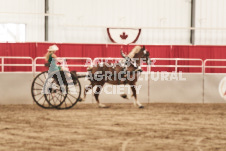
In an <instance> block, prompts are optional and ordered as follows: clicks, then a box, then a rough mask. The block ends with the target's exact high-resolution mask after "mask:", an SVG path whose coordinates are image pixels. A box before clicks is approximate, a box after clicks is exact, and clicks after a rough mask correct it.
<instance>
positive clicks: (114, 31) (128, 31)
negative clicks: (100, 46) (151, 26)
mask: <svg viewBox="0 0 226 151" xmlns="http://www.w3.org/2000/svg"><path fill="white" fill-rule="evenodd" d="M140 32H141V29H139V28H107V33H108V36H109V38H110V40H111V41H112V42H113V43H119V44H125V45H126V44H130V43H135V42H136V41H137V40H138V38H139V36H140Z"/></svg>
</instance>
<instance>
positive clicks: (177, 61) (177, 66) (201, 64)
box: [142, 58, 203, 73]
mask: <svg viewBox="0 0 226 151" xmlns="http://www.w3.org/2000/svg"><path fill="white" fill-rule="evenodd" d="M158 61H175V62H174V64H170V65H169V64H161V65H159V64H157V63H158ZM180 61H187V62H189V63H194V64H195V65H189V63H188V64H185V65H180V64H179V62H180ZM151 62H152V63H151V65H150V66H148V65H142V67H146V68H148V67H149V68H150V70H149V71H151V69H152V67H158V68H162V67H164V68H174V71H175V72H178V68H199V69H201V72H198V73H203V60H202V59H196V58H194V59H191V58H151ZM197 62H200V63H199V64H197Z"/></svg>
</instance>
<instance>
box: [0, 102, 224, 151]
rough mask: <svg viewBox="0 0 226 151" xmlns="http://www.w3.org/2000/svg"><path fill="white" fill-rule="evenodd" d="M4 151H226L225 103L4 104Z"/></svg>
mask: <svg viewBox="0 0 226 151" xmlns="http://www.w3.org/2000/svg"><path fill="white" fill-rule="evenodd" d="M0 150H1V151H4V150H7V151H22V150H29V151H31V150H32V151H34V150H44V151H46V150H54V151H60V150H70V151H74V150H85V151H225V150H226V104H145V108H144V109H138V108H135V107H133V104H132V103H131V104H110V108H106V109H101V108H98V107H97V106H96V104H77V105H76V106H75V107H74V108H72V109H69V110H55V109H42V108H40V107H38V106H37V105H0Z"/></svg>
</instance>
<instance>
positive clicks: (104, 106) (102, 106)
mask: <svg viewBox="0 0 226 151" xmlns="http://www.w3.org/2000/svg"><path fill="white" fill-rule="evenodd" d="M99 107H100V108H107V106H106V105H104V104H99Z"/></svg>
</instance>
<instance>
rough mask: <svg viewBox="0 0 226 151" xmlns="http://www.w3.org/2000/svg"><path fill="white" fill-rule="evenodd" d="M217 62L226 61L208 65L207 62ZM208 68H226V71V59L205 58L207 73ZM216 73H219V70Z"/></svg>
mask: <svg viewBox="0 0 226 151" xmlns="http://www.w3.org/2000/svg"><path fill="white" fill-rule="evenodd" d="M210 62H213V63H216V62H222V63H223V62H225V65H220V66H219V65H207V63H210ZM206 69H225V71H226V59H206V60H204V74H206V73H207V72H206ZM214 73H218V72H214Z"/></svg>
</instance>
